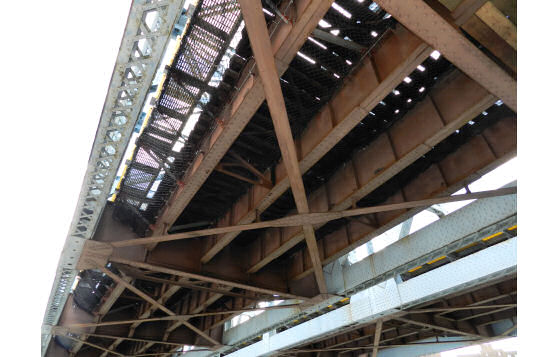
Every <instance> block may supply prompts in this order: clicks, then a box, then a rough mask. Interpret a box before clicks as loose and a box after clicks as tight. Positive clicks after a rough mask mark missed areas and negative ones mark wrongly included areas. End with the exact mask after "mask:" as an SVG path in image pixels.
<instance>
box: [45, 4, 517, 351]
mask: <svg viewBox="0 0 556 357" xmlns="http://www.w3.org/2000/svg"><path fill="white" fill-rule="evenodd" d="M160 4H161V6H163V7H164V6H168V7H169V8H171V9H173V7H175V10H172V11H174V12H169V13H168V14H169V15H168V16H170V18H168V19H167V20H166V21H163V22H162V24H164V26H167V27H164V26H162V25H161V27H160V28H159V31H161V36H163V40H161V41H162V42H165V41H166V39H167V36H169V33H170V30H171V29H173V28H174V22H176V21H177V20H178V17H179V16H178V15H177V14H178V13H181V7H183V2H176V3H175V4H174V3H173V2H163V3H160ZM141 6H143V7H145V6H146V7H148V8H149V9H150V8H151V7H153V6H155V5H154V4H140V2H137V3H135V2H134V5H133V6H132V12H131V14H130V19H131V20H128V29H130V31H132V32H133V31H135V30H133V29H132V28H131V27H132V25H133V24H132V22H133V21H132V19H133V18H134V17H133V16H135V15H134V14H135V12H134V11H139V10H137V9H139V8H141V9H142V7H141ZM136 8H137V9H136ZM511 8H512V7H511V1H509V0H507V1H506V0H504V1H492V2H487V1H467V0H464V1H434V0H427V1H420V0H414V1H413V0H412V1H401V0H399V1H398V0H380V1H376V2H372V1H368V0H363V1H356V0H337V1H335V2H332V1H310V0H298V1H266V0H265V1H261V2H260V4H259V2H257V3H256V4H255V3H251V2H250V1H237V2H236V1H224V0H200V1H198V2H197V4H196V6H195V8H194V9H193V11H192V12H191V17H190V20H189V21H188V23H187V25H186V27H185V30H184V32H183V35H182V37H181V40H180V41H181V42H180V45H179V49H178V50H177V52H176V55H175V57H174V58H173V60H172V61H171V63H169V64H168V65H167V66H166V67H165V69H164V72H165V75H164V77H163V80H162V82H161V84H160V85H159V91H158V95H157V97H156V100H154V101H153V108H152V110H151V111H150V112H149V113H148V116H147V117H146V119H145V123H144V125H143V127H142V129H141V134H140V136H139V138H138V139H137V141H136V142H135V143H132V144H134V145H135V148H134V154H133V157H132V158H131V160H129V162H126V163H125V172H124V175H123V178H122V180H121V181H120V182H118V183H117V190H116V199H115V201H114V202H103V204H102V205H101V206H99V209H100V210H101V212H102V215H100V213H99V214H98V215H97V216H95V217H98V223H96V222H95V223H93V225H92V226H91V227H90V230H88V231H87V232H89V233H87V234H85V236H83V237H82V239H83V242H81V243H80V244H79V245H80V248H79V249H80V250H79V251H78V252H77V253H79V252H80V254H77V253H76V254H75V258H73V259H75V262H74V263H73V266H72V267H71V269H70V268H69V267H68V268H67V269H66V270H67V273H65V274H66V275H67V277H66V280H67V281H66V280H64V281H66V282H65V283H63V284H64V286H65V287H66V288H65V289H66V290H65V293H66V295H67V292H68V291H67V290H68V288H69V286H70V285H71V284H72V283H73V280H74V278H75V276H76V275H77V273H79V277H80V280H79V282H78V283H77V284H76V285H75V290H73V291H72V294H70V295H69V298H68V299H67V302H66V300H65V298H64V299H62V300H60V302H59V303H58V305H59V306H60V307H63V311H62V309H61V308H59V310H58V313H57V315H55V314H54V315H52V317H49V318H48V319H45V326H44V328H43V330H44V333H43V343H44V352H46V353H47V355H48V356H69V355H72V356H110V355H123V356H158V355H160V356H163V355H170V354H171V353H172V352H177V351H179V350H180V349H182V350H184V347H183V346H189V347H186V349H193V350H192V352H188V353H187V354H188V355H189V354H191V355H203V356H205V355H206V356H209V355H211V354H214V353H216V351H217V352H218V353H222V354H225V355H226V354H230V355H234V356H235V355H238V356H239V355H242V356H243V355H245V356H255V355H267V354H273V353H281V354H286V355H287V354H289V355H307V356H311V355H312V354H313V353H315V355H316V353H317V352H320V353H321V356H323V355H324V356H327V355H331V356H332V355H337V354H340V353H341V354H342V355H343V354H347V355H353V356H355V355H358V354H361V353H365V352H366V353H369V356H371V355H373V356H375V355H377V354H378V355H381V354H384V353H386V351H388V349H387V348H390V349H391V348H397V347H400V348H401V346H402V345H408V344H411V343H416V341H424V343H425V344H427V342H426V341H427V339H428V338H431V337H436V336H444V335H448V336H450V338H449V339H448V340H446V341H448V342H446V341H443V343H446V344H450V343H454V344H456V343H459V344H462V345H464V344H465V343H471V342H476V341H479V340H485V339H491V338H493V337H497V336H502V335H503V333H504V332H505V331H500V329H501V328H502V327H503V326H506V325H505V324H511V325H512V326H514V329H513V330H511V331H509V332H507V333H506V335H507V334H511V333H514V332H515V325H516V320H515V295H516V292H515V276H514V275H513V274H514V273H515V261H514V260H512V257H513V256H512V255H511V254H510V255H506V256H505V257H506V258H507V259H506V260H507V261H506V260H505V261H504V262H502V261H500V262H499V263H500V264H501V265H500V267H494V266H493V265H488V264H489V261H492V259H491V258H490V257H492V256H498V255H497V254H499V253H497V252H498V251H499V250H503V251H504V252H510V253H511V252H513V251H514V249H515V242H516V239H517V231H516V228H515V226H516V221H515V215H516V210H515V191H511V189H506V190H505V191H504V190H502V191H494V192H486V193H485V194H479V195H478V196H472V197H476V198H478V197H483V198H480V199H479V200H478V201H476V202H475V203H472V204H471V205H468V206H466V207H465V208H463V209H461V210H459V211H457V212H454V213H452V214H450V215H448V216H446V217H444V218H441V219H440V220H439V221H437V222H435V223H433V224H431V225H430V226H427V227H425V228H423V229H422V230H420V231H417V232H416V233H413V234H412V235H409V236H407V237H406V238H404V239H402V240H400V241H399V243H394V244H392V245H390V246H388V247H386V248H384V250H382V251H380V252H377V253H374V254H372V255H370V256H369V257H367V258H365V259H363V260H361V261H360V262H358V263H355V264H351V265H350V264H347V263H345V261H346V258H345V255H346V254H348V253H350V252H351V251H353V250H354V249H355V248H357V247H359V246H361V245H362V244H365V243H367V242H369V241H372V240H373V239H374V238H376V237H378V236H380V235H381V234H382V233H384V232H386V231H388V230H389V229H391V228H393V227H395V226H397V225H399V224H401V223H403V222H406V221H407V220H408V219H409V218H411V217H413V216H415V215H416V214H417V213H419V212H421V211H423V210H425V209H429V208H430V207H431V206H433V205H434V204H436V203H441V202H447V201H453V200H458V199H462V198H459V197H457V196H453V197H450V195H451V194H453V193H454V192H456V191H459V190H460V189H462V188H466V187H467V185H468V184H469V183H471V182H473V181H474V180H476V179H477V178H479V177H480V176H481V175H483V174H485V173H487V172H489V171H491V170H493V169H495V168H496V167H498V166H499V165H500V164H502V163H504V162H506V161H508V160H509V159H511V158H513V157H515V155H516V124H517V119H516V102H517V101H516V81H515V78H516V67H515V61H514V59H515V54H516V48H515V42H513V40H512V39H513V37H512V31H514V30H515V24H514V23H515V21H516V20H515V16H514V15H515V14H513V13H512V11H511ZM411 9H415V11H413V10H411ZM171 14H174V15H171ZM137 16H139V15H137ZM172 16H173V17H172ZM172 21H174V22H172ZM512 21H513V22H512ZM512 25H513V27H512ZM165 31H166V32H165ZM128 32H129V31H126V34H127V33H128ZM129 33H131V32H129ZM126 36H127V35H126ZM153 36H154V35H153ZM164 36H166V37H164ZM149 38H151V37H149ZM125 41H126V37H124V42H125ZM163 48H164V46H163V45H160V48H159V49H158V50H157V51H158V52H156V53H155V52H151V56H152V57H149V60H151V61H154V62H153V63H154V64H153V67H152V72H150V73H152V74H151V77H149V78H147V79H146V80H147V82H145V83H148V85H149V86H150V84H151V82H152V76H153V75H154V71H155V70H156V67H157V64H158V59H156V58H155V57H156V56H157V55H158V56H159V57H158V58H160V56H161V54H162V52H163ZM122 51H125V46H124V47H122V49H121V50H120V52H121V53H122ZM153 51H154V49H153ZM122 56H123V55H122ZM146 60H147V59H145V61H146ZM163 65H164V64H163ZM149 68H151V67H149ZM115 73H116V71H115ZM114 80H116V81H117V80H118V79H117V78H116V79H113V81H114ZM146 93H147V88H146V87H145V91H144V93H143V92H138V95H142V97H140V98H142V99H141V100H140V101H138V104H137V105H136V107H133V108H134V109H130V111H129V113H130V115H131V116H130V117H129V118H130V119H129V125H130V131H129V133H127V134H125V133H124V134H123V135H122V138H123V139H122V140H123V141H122V142H121V144H122V145H123V144H127V143H128V138H129V135H130V133H131V129H132V128H133V126H135V122H136V121H137V119H138V117H139V111H140V109H141V108H142V105H143V101H144V98H145V96H146ZM108 98H111V97H110V92H109V97H108ZM137 98H139V97H137ZM106 108H108V107H106ZM116 109H117V110H122V109H121V108H119V109H118V108H116ZM116 109H114V110H116ZM107 110H108V109H107ZM107 115H108V114H107ZM101 123H102V120H101ZM101 125H102V124H101ZM107 135H108V134H107ZM126 135H127V136H126ZM96 146H97V144H95V148H96ZM124 146H125V145H124ZM123 151H125V147H122V148H121V149H117V151H116V154H115V155H116V156H117V155H118V153H122V152H123ZM120 155H121V154H120ZM114 160H116V161H114V163H118V164H119V162H120V160H121V156H120V157H119V158H118V157H116V158H114ZM114 166H117V165H114ZM109 178H110V180H111V181H110V185H105V186H103V187H104V188H103V190H104V191H102V193H101V195H100V196H99V197H103V198H108V196H109V193H110V187H111V186H112V182H113V181H114V178H115V169H114V173H113V174H112V176H110V177H109ZM107 182H108V181H107ZM473 194H475V193H473ZM492 196H499V197H492ZM466 197H467V198H469V197H470V196H466ZM486 197H490V198H486ZM489 204H490V205H491V207H486V206H488V205H489ZM505 209H507V210H509V211H508V212H506V211H505ZM481 210H485V212H490V213H489V214H490V215H481V213H480V212H481ZM510 211H511V212H510ZM330 213H334V214H330ZM465 214H469V215H475V216H473V217H482V218H484V220H485V221H484V222H483V221H480V220H475V219H467V220H466V219H464V218H462V217H463V216H464V215H465ZM497 215H498V216H497ZM495 216H496V217H495ZM512 217H513V218H512ZM95 219H96V218H95ZM458 219H459V221H458ZM487 221H488V222H487ZM470 222H476V224H475V225H474V224H471V223H470ZM438 227H444V228H441V229H442V232H444V233H443V234H442V235H441V237H442V239H441V240H431V241H430V242H429V241H428V240H427V239H429V238H430V237H431V232H430V231H432V230H434V229H440V228H438ZM446 232H453V234H445V233H446ZM462 232H466V233H465V234H463V233H462ZM499 232H501V233H500V234H498V233H499ZM492 235H495V236H494V237H490V236H492ZM70 236H72V237H73V235H71V234H70ZM485 238H488V239H486V240H485ZM78 242H80V241H78ZM428 243H431V244H433V243H434V244H436V246H434V244H433V245H428ZM412 244H413V245H412ZM410 247H411V248H410ZM403 249H410V250H409V251H407V252H405V253H404V252H402V250H403ZM81 250H82V252H81ZM412 254H413V255H412ZM504 254H505V253H504ZM412 257H413V258H412ZM471 261H472V262H471ZM342 262H344V263H342ZM346 264H347V265H346ZM481 264H485V269H484V270H482V271H478V270H476V269H475V268H474V267H478V266H482V265H481ZM76 265H77V267H76ZM368 266H370V267H372V268H368ZM498 268H500V269H499V270H496V269H498ZM76 269H77V270H76ZM338 269H339V270H338ZM381 269H383V270H381ZM454 269H456V270H458V269H459V270H458V271H461V272H462V273H461V279H463V280H462V281H461V282H460V283H457V284H456V282H455V281H449V282H446V281H444V280H442V279H444V278H443V277H445V276H447V275H446V274H451V273H450V271H453V270H454ZM474 269H475V270H474ZM64 271H65V270H64ZM473 274H475V275H477V274H478V275H477V276H475V275H473ZM479 275H480V277H479ZM479 278H480V279H479ZM476 279H479V280H476ZM417 281H420V282H428V283H427V284H428V285H427V284H425V285H423V289H424V290H423V291H422V296H419V298H416V297H415V296H413V295H412V296H411V297H410V296H409V295H408V296H407V297H406V296H399V299H401V300H400V301H398V303H399V304H401V305H400V306H394V305H395V304H396V302H395V301H397V300H392V304H394V305H392V306H390V307H388V308H386V307H381V308H385V309H386V310H384V311H382V310H380V309H379V308H377V307H376V306H375V307H372V308H371V310H370V311H369V312H368V313H365V314H367V315H365V314H363V315H361V317H360V319H359V320H357V321H355V320H354V321H351V320H349V319H348V320H349V321H348V320H346V319H344V318H343V317H342V316H343V315H342V314H346V313H347V311H348V310H350V309H359V308H361V309H363V307H362V306H363V305H364V304H368V303H369V302H368V301H367V300H365V299H363V300H365V301H363V300H361V299H362V298H361V297H362V296H363V295H364V294H375V293H374V292H376V291H378V290H377V286H378V285H380V284H386V285H385V286H389V287H394V286H397V289H398V290H399V289H401V290H403V289H406V290H403V291H407V293H408V294H410V291H412V290H411V289H413V288H412V287H411V286H414V284H417ZM444 283H447V284H448V285H450V284H452V285H450V286H446V287H443V285H442V284H444ZM377 284H378V285H377ZM381 286H382V285H381ZM415 286H417V285H415ZM55 288H56V285H55ZM380 289H383V287H381V288H380ZM427 289H428V290H427ZM401 290H400V291H401ZM425 290H427V291H425ZM487 295H488V296H487ZM375 298H377V297H375ZM485 299H486V300H485ZM273 300H283V302H282V303H281V304H279V305H276V306H274V305H272V304H270V306H266V305H263V306H266V307H261V305H260V302H262V301H267V302H268V301H273ZM482 301H483V302H485V304H488V305H491V307H490V308H487V307H479V308H473V309H471V308H470V306H472V305H481V304H482ZM486 301H488V303H487V302H486ZM358 304H363V305H361V306H359V305H358ZM58 305H57V306H58ZM267 305H268V304H267ZM282 305H285V306H282ZM287 305H289V306H287ZM51 306H54V305H52V304H51ZM358 306H359V307H358ZM257 309H263V310H264V309H267V310H268V311H265V312H263V313H262V314H261V315H258V316H257V317H253V318H252V319H251V320H249V321H247V322H245V323H243V324H240V325H238V326H235V327H233V328H231V327H230V326H231V325H232V323H231V322H230V321H231V320H232V319H233V318H234V317H236V316H238V315H240V314H243V313H245V312H250V311H251V312H252V311H253V310H257ZM350 314H352V313H350ZM242 316H244V315H242ZM333 316H336V317H337V318H338V320H337V321H336V320H334V322H333V323H332V324H330V325H329V326H328V325H327V327H326V330H323V329H318V331H316V330H315V332H314V334H313V332H312V330H311V329H312V328H313V327H312V326H319V324H320V323H319V322H318V319H319V318H320V319H328V320H327V321H329V319H331V318H332V317H333ZM352 316H353V315H352ZM351 318H354V317H351ZM263 320H264V321H266V323H261V322H257V321H263ZM118 321H126V322H125V323H117V322H118ZM235 321H237V319H234V323H233V324H235V323H236V322H235ZM447 321H449V323H448V322H447ZM109 322H114V323H109ZM336 325H337V326H336ZM51 326H59V327H53V328H54V330H53V331H54V333H51V332H50V328H51ZM304 326H305V327H304ZM500 326H502V327H500ZM348 327H349V328H348ZM510 327H511V326H510ZM315 328H316V327H315ZM298 331H303V333H300V332H298ZM304 334H307V336H306V337H305V335H304ZM54 335H55V336H56V337H54V338H51V336H54ZM462 336H463V337H462ZM261 339H262V340H261ZM450 341H451V342H450ZM247 346H248V347H247ZM47 347H48V348H47ZM47 350H48V351H47ZM195 350H198V352H194V351H195ZM384 355H385V356H386V355H387V354H384Z"/></svg>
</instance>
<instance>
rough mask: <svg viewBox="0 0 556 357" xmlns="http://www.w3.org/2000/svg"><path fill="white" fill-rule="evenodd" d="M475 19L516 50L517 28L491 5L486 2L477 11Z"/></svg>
mask: <svg viewBox="0 0 556 357" xmlns="http://www.w3.org/2000/svg"><path fill="white" fill-rule="evenodd" d="M477 17H478V18H479V19H481V21H483V22H484V23H485V24H487V25H488V27H490V28H491V29H492V30H493V31H494V32H496V33H497V34H498V36H500V37H501V38H502V39H503V40H504V41H506V43H507V44H508V45H510V46H512V47H513V49H514V50H517V27H516V26H515V25H514V24H513V23H512V22H511V21H510V20H508V19H507V18H506V16H504V14H503V13H502V12H501V11H500V10H498V8H497V7H496V6H494V4H493V3H491V2H490V1H488V2H487V3H485V4H484V5H483V6H482V7H481V8H480V9H479V10H478V11H477Z"/></svg>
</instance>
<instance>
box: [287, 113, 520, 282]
mask: <svg viewBox="0 0 556 357" xmlns="http://www.w3.org/2000/svg"><path fill="white" fill-rule="evenodd" d="M516 145H517V143H516V119H515V118H506V119H503V120H500V121H499V122H498V123H496V124H494V125H493V126H492V127H491V128H488V129H486V130H485V131H484V132H483V134H482V135H477V136H475V137H474V138H472V139H471V140H470V141H469V142H468V143H466V144H464V145H462V146H461V147H460V148H459V149H458V150H456V151H455V152H454V153H452V154H450V155H448V156H447V157H446V158H445V159H443V160H441V161H440V162H439V163H437V164H433V165H431V166H430V167H429V168H428V169H427V170H425V171H424V172H423V173H421V174H420V175H419V176H417V177H416V178H414V179H413V180H412V181H411V182H409V183H408V184H407V185H406V186H405V187H403V188H402V189H401V190H400V191H398V192H396V193H393V194H392V195H391V196H390V198H388V199H387V201H386V202H385V203H394V202H404V201H406V200H411V199H423V198H426V197H438V196H444V195H448V194H451V193H453V192H455V191H457V190H459V189H460V188H462V187H464V186H465V185H466V184H468V183H470V182H473V181H474V180H476V179H478V178H479V177H480V176H481V175H482V174H484V173H486V172H488V171H490V170H491V169H492V168H494V167H496V166H497V165H499V164H500V163H502V162H505V161H507V160H508V159H510V158H512V157H514V156H515V154H516ZM375 150H376V151H375ZM373 151H375V152H378V153H380V151H379V150H377V148H376V147H375V148H374V149H373V150H369V151H368V152H367V153H363V154H362V156H361V158H362V159H364V158H368V157H369V156H367V155H369V154H371V153H373ZM378 155H379V154H375V155H374V156H370V157H371V158H374V159H375V160H377V157H379V156H378ZM361 162H363V163H365V160H362V161H361ZM372 171H374V170H372ZM372 171H371V172H372ZM358 172H362V171H358ZM379 175H380V174H379ZM345 176H346V177H347V178H348V179H349V180H350V181H351V180H352V179H351V177H350V176H348V175H345ZM373 181H374V178H371V180H370V181H369V182H370V183H371V184H372V182H373ZM359 182H360V183H364V182H365V181H359ZM336 184H337V185H338V186H339V187H342V186H344V187H345V186H347V184H346V183H344V184H342V182H341V181H337V182H336ZM362 186H363V187H365V186H366V185H365V184H362ZM357 191H358V190H356V191H355V192H357ZM420 210H422V209H419V208H415V209H412V210H409V211H404V210H399V211H392V212H385V213H378V214H375V215H370V216H368V217H369V218H370V219H371V221H372V222H373V225H374V227H370V226H368V225H363V224H360V223H358V222H349V223H348V224H347V225H346V226H344V227H342V228H341V229H339V230H337V231H335V232H332V233H330V234H328V235H327V236H325V237H324V238H323V239H321V240H320V241H319V243H320V242H322V243H320V244H322V249H323V252H324V258H323V262H324V264H328V263H331V262H333V261H335V260H336V259H337V258H339V257H340V256H342V255H344V254H347V253H348V252H350V251H351V250H353V249H355V248H356V247H358V246H360V245H361V244H363V243H366V242H368V241H369V240H371V239H373V238H374V237H377V236H378V235H380V234H382V233H384V232H385V231H387V230H388V229H390V228H392V227H394V226H396V225H397V224H399V223H402V222H403V221H405V220H406V219H408V218H409V217H411V216H413V215H415V214H417V213H418V212H420ZM305 254H306V253H304V252H303V251H302V250H301V251H299V252H297V253H295V254H294V260H293V261H292V262H291V264H290V265H289V273H288V275H289V276H290V279H294V280H296V279H301V278H303V277H304V276H307V275H308V274H310V267H306V266H304V264H303V256H304V255H305Z"/></svg>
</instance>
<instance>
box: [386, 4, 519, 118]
mask: <svg viewBox="0 0 556 357" xmlns="http://www.w3.org/2000/svg"><path fill="white" fill-rule="evenodd" d="M377 3H378V4H379V5H380V6H381V7H382V8H383V9H384V10H386V11H388V12H389V13H390V14H392V16H394V17H395V18H396V20H398V21H399V22H401V23H402V24H403V25H404V26H406V27H407V28H408V29H410V30H411V31H413V33H415V34H416V35H417V36H419V37H421V38H422V39H423V40H424V41H425V42H427V43H429V44H430V45H431V46H432V47H434V48H436V49H437V50H438V51H440V52H441V53H442V55H444V56H445V57H446V58H447V59H448V60H450V62H452V63H453V64H454V65H455V66H457V67H458V68H459V69H461V70H462V72H464V73H466V74H467V75H468V76H469V77H471V78H472V79H474V80H475V81H477V83H479V84H480V85H481V86H483V87H484V88H485V89H487V90H488V91H489V92H491V93H492V94H493V95H495V96H497V97H499V98H500V99H502V100H503V101H504V103H505V104H506V105H507V106H508V107H509V108H511V109H512V110H513V111H514V112H517V83H516V81H515V79H513V78H512V77H510V76H509V75H508V74H507V73H506V72H505V71H504V70H502V69H501V68H500V67H498V66H497V65H496V64H495V63H494V62H493V61H492V60H490V59H489V58H488V57H487V56H486V55H485V54H484V53H482V52H481V51H480V50H479V49H478V48H477V47H475V46H474V45H473V44H472V43H471V42H469V40H467V39H466V38H465V37H464V36H463V34H461V33H460V32H459V31H458V30H457V29H455V28H454V27H453V26H452V25H451V24H450V23H448V22H447V21H446V20H444V19H443V18H442V17H441V16H440V15H439V14H438V13H436V12H435V11H434V10H432V9H431V8H430V7H429V6H428V5H427V4H425V3H424V2H423V1H421V0H377Z"/></svg>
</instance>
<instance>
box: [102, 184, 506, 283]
mask: <svg viewBox="0 0 556 357" xmlns="http://www.w3.org/2000/svg"><path fill="white" fill-rule="evenodd" d="M516 192H517V188H515V187H507V188H500V189H497V190H489V191H482V192H472V193H466V194H461V195H453V196H444V197H435V198H428V199H425V200H418V201H408V202H403V203H393V204H387V205H380V206H372V207H364V208H355V209H350V210H345V211H336V212H314V213H306V214H297V215H292V216H287V217H284V218H279V219H275V220H269V221H263V222H256V223H250V224H240V225H237V226H230V227H219V228H209V229H201V230H198V231H191V232H184V233H176V234H169V235H164V236H158V237H149V238H137V239H129V240H122V241H118V242H113V243H109V244H110V245H111V246H112V247H114V248H121V247H131V246H136V245H146V244H151V243H160V242H169V241H175V240H182V239H191V238H198V237H206V236H211V235H214V234H222V233H227V232H242V231H247V230H253V229H261V228H272V227H296V226H302V225H304V224H310V225H315V224H321V223H326V222H329V221H333V220H336V219H341V218H348V217H355V216H363V215H367V214H371V213H377V212H387V211H397V210H401V209H408V208H415V207H424V206H432V205H435V204H441V203H450V202H458V201H467V200H473V199H481V198H488V197H496V196H504V195H513V194H515V193H516ZM110 260H111V261H113V262H118V261H120V260H119V259H117V258H111V259H110ZM193 279H199V278H193ZM199 280H203V279H202V278H200V279H199ZM206 281H208V280H206ZM222 284H225V285H229V284H227V283H226V282H223V283H222ZM248 290H249V289H248Z"/></svg>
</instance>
